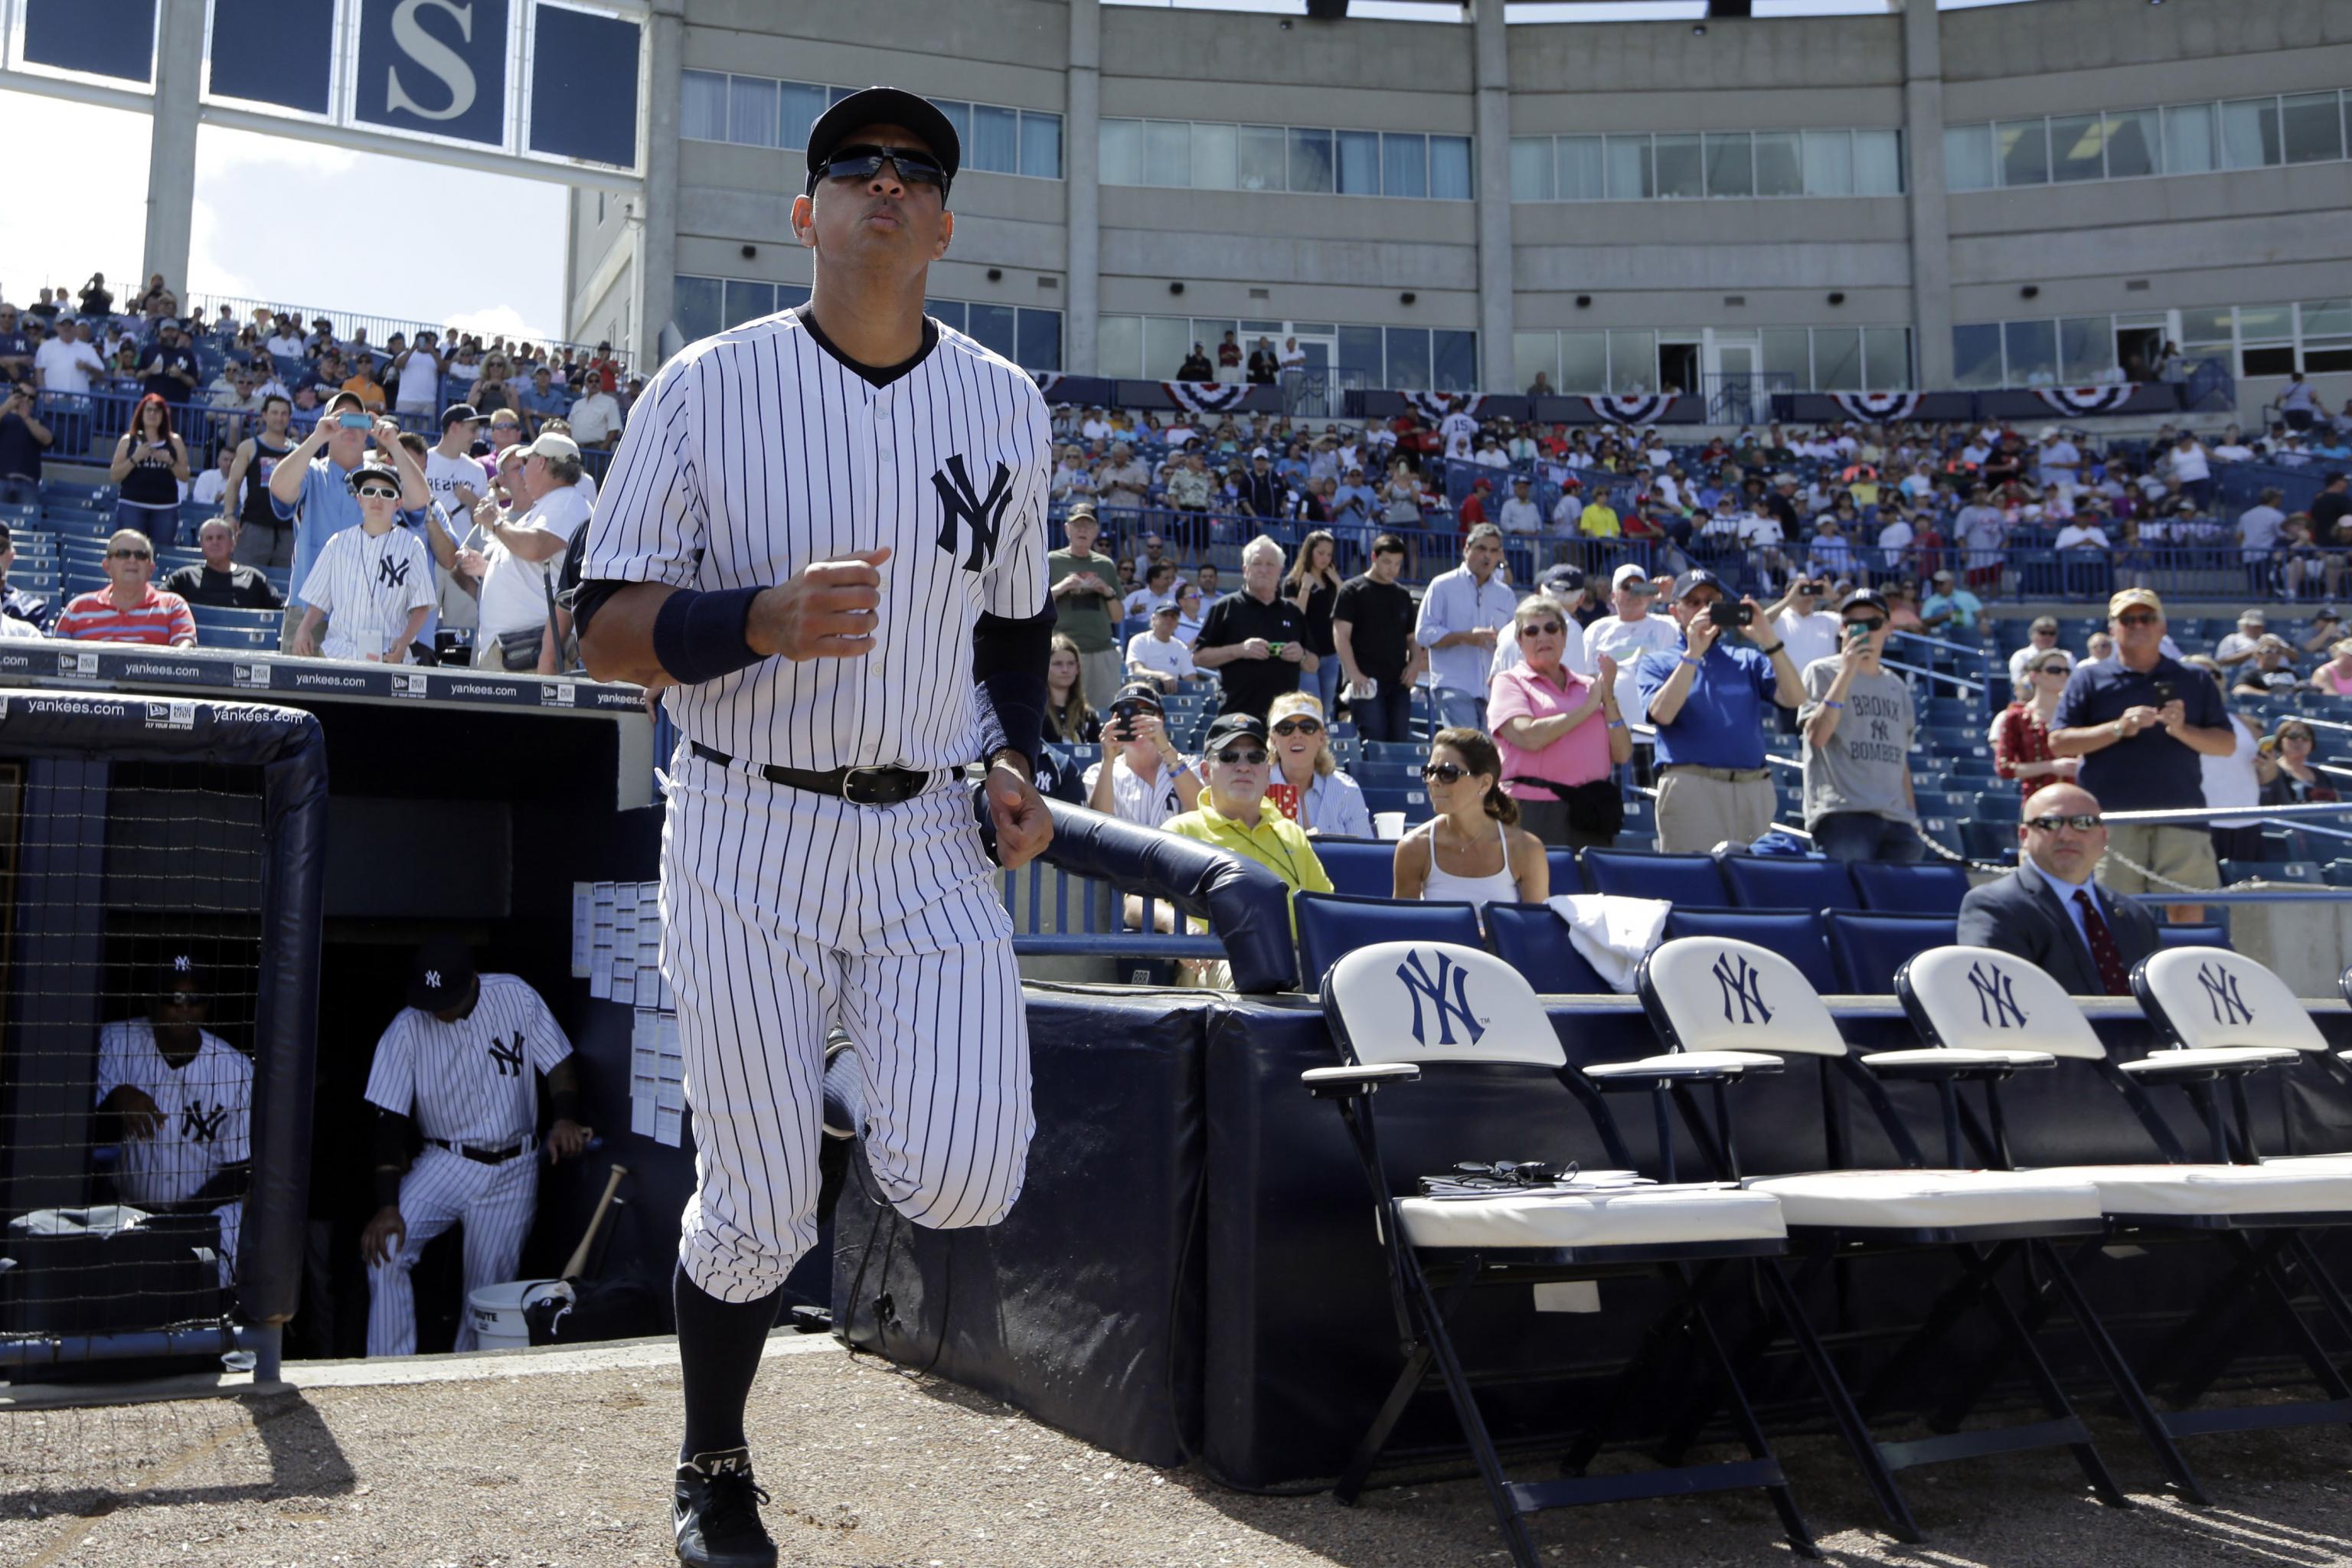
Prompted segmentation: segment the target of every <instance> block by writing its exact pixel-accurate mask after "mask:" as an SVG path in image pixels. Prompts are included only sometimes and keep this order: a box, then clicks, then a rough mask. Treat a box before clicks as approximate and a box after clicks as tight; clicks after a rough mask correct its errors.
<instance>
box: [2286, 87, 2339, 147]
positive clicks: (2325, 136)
mask: <svg viewBox="0 0 2352 1568" xmlns="http://www.w3.org/2000/svg"><path fill="white" fill-rule="evenodd" d="M2279 137H2280V142H2281V144H2282V145H2283V146H2284V149H2285V153H2286V161H2287V162H2288V163H2328V162H2331V161H2333V160H2336V159H2338V158H2341V157H2343V156H2344V120H2343V116H2342V114H2341V113H2340V112H2339V110H2338V109H2337V107H2336V94H2334V93H2332V92H2301V93H2296V94H2294V96H2293V97H2290V98H2284V99H2282V100H2279Z"/></svg>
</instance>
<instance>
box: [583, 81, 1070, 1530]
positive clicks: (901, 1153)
mask: <svg viewBox="0 0 2352 1568" xmlns="http://www.w3.org/2000/svg"><path fill="white" fill-rule="evenodd" d="M807 146H808V191H807V194H806V195H803V196H801V197H799V198H797V199H796V200H795V201H794V203H793V232H794V233H795V235H797V236H798V237H799V238H800V240H801V242H802V244H803V245H804V246H806V247H808V248H809V249H810V250H812V251H813V252H814V258H815V266H814V274H815V278H814V288H813V289H812V291H811V298H810V301H809V303H808V304H807V305H806V306H804V307H803V308H801V309H799V310H791V311H786V312H784V313H782V314H780V315H777V316H772V317H769V318H767V319H766V320H764V321H752V322H748V323H746V324H745V325H743V326H740V327H737V328H734V329H732V330H730V331H725V332H722V333H720V334H719V335H718V336H717V337H714V338H709V339H706V340H705V341H703V342H698V343H695V344H692V345H690V346H689V347H688V348H687V349H686V350H685V351H684V352H683V353H680V354H679V355H678V356H677V358H675V359H673V360H671V361H670V363H668V364H667V365H665V366H664V367H663V368H662V371H661V374H659V375H658V376H656V378H655V381H654V384H652V385H651V386H649V387H648V388H646V393H645V395H644V396H643V397H642V398H641V399H639V400H638V401H637V403H636V404H635V406H634V407H632V409H631V410H630V415H629V422H628V426H627V429H626V431H625V433H624V435H623V437H622V439H621V445H620V448H619V450H618V451H617V453H616V454H615V455H614V461H613V467H612V470H611V473H610V474H609V476H608V478H607V480H606V483H605V486H604V494H603V496H602V497H601V498H600V500H599V504H598V506H597V508H596V513H595V517H594V519H593V521H592V522H591V524H590V531H589V537H588V543H587V546H586V551H585V559H584V561H583V567H582V576H583V583H582V585H581V589H580V592H579V594H578V595H577V600H576V609H577V616H578V624H579V626H580V628H581V644H580V646H581V653H582V655H583V658H585V660H586V662H587V665H588V668H589V670H590V672H591V673H592V674H593V675H594V676H595V677H596V678H597V679H607V680H609V679H626V680H633V681H636V682H638V683H640V684H642V685H645V686H646V687H649V688H650V687H657V688H663V689H664V690H663V697H662V700H663V702H664V705H665V706H666V707H667V709H668V710H669V713H670V716H671V718H672V719H673V720H674V721H676V722H677V727H678V730H679V731H680V733H681V735H682V737H683V742H682V744H681V745H680V748H679V750H678V752H677V755H676V757H674V758H673V759H672V762H671V766H670V771H669V786H668V787H669V814H668V817H667V824H666V826H665V829H664V834H663V841H662V920H663V931H664V937H663V949H662V963H663V969H664V973H665V975H666V976H667V979H668V981H669V983H670V985H671V988H672V990H673V991H675V992H676V994H677V1012H678V1023H679V1037H680V1040H681V1044H682V1045H683V1047H684V1051H685V1056H686V1083H687V1095H688V1100H689V1101H690V1102H691V1103H692V1105H693V1107H694V1131H695V1144H696V1150H695V1166H696V1175H697V1187H696V1191H695V1194H694V1196H693V1197H692V1198H691V1199H690V1200H689V1201H688V1205H687V1209H686V1214H685V1217H684V1223H683V1226H682V1229H683V1234H682V1236H681V1238H680V1241H679V1246H678V1271H677V1278H676V1280H675V1282H674V1291H675V1295H676V1300H677V1324H678V1352H679V1358H680V1362H681V1363H682V1369H683V1372H684V1384H685V1399H686V1433H685V1437H684V1440H683V1442H682V1443H681V1444H680V1446H679V1459H680V1461H681V1462H680V1464H679V1466H678V1469H677V1477H676V1483H675V1501H674V1507H673V1514H672V1520H673V1524H674V1527H675V1530H676V1534H677V1553H678V1556H679V1558H680V1559H681V1560H682V1561H684V1562H687V1563H696V1564H709V1565H721V1568H766V1565H767V1564H770V1563H773V1562H774V1561H775V1546H774V1543H773V1542H772V1541H771V1540H770V1539H769V1536H768V1533H767V1531H766V1530H765V1529H764V1528H763V1527H762V1526H761V1523H760V1518H759V1510H758V1508H757V1506H756V1502H757V1500H759V1499H761V1498H763V1497H764V1495H765V1494H764V1493H762V1492H761V1490H760V1489H759V1488H758V1487H757V1486H756V1485H755V1484H754V1483H753V1482H752V1479H751V1456H750V1450H749V1447H748V1445H747V1442H746V1439H745V1436H744V1432H743V1407H744V1402H745V1399H746V1397H747V1396H748V1394H749V1393H750V1390H751V1378H752V1375H753V1373H755V1372H756V1371H757V1370H758V1366H759V1355H760V1344H761V1341H762V1340H764V1339H765V1337H766V1335H767V1332H768V1331H769V1329H770V1327H771V1326H772V1324H773V1322H774V1320H775V1314H776V1310H777V1306H778V1298H779V1296H780V1293H781V1288H782V1281H783V1279H784V1276H785V1275H786V1273H787V1272H788V1271H789V1270H790V1269H791V1268H792V1266H793V1262H794V1261H795V1260H797V1259H798V1258H800V1256H801V1255H802V1254H803V1252H805V1251H806V1250H807V1249H808V1248H809V1247H811V1246H812V1245H813V1244H814V1241H815V1239H816V1223H815V1214H814V1210H815V1204H816V1196H817V1188H818V1175H817V1161H816V1144H817V1139H818V1136H819V1129H820V1125H821V1117H822V1109H823V1107H822V1099H821V1095H820V1089H819V1085H820V1080H821V1078H822V1074H823V1053H824V1036H825V1028H826V1025H827V1024H828V1022H830V1021H831V1020H832V1019H833V1018H834V1017H835V1016H838V1017H839V1019H840V1021H841V1022H842V1023H843V1024H844V1025H845V1026H846V1027H847V1028H848V1030H849V1031H850V1033H851V1035H852V1037H855V1038H856V1041H857V1043H858V1052H857V1058H858V1063H859V1067H860V1069H861V1071H862V1075H863V1078H864V1089H865V1100H866V1121H865V1126H864V1128H863V1129H862V1131H863V1134H864V1144H865V1152H866V1161H867V1164H868V1166H869V1167H870V1168H871V1170H872V1172H873V1175H874V1179H875V1182H876V1184H877V1185H878V1186H879V1187H880V1189H881V1190H882V1191H883V1193H884V1194H887V1197H888V1198H889V1200H890V1202H891V1203H892V1204H893V1205H896V1206H897V1208H898V1211H899V1212H900V1213H901V1214H903V1215H906V1216H907V1217H908V1219H910V1220H912V1221H914V1222H915V1223H917V1224H919V1225H926V1226H939V1227H949V1226H984V1225H992V1224H994V1223H995V1222H996V1221H997V1220H999V1219H1001V1218H1003V1216H1004V1215H1005V1214H1006V1213H1007V1212H1009V1211H1010V1209H1011V1208H1012V1206H1013V1200H1014V1199H1015V1198H1016V1197H1017V1196H1019V1194H1020V1191H1021V1178H1022V1173H1023V1170H1024V1163H1025V1160H1026V1155H1027V1150H1028V1143H1029V1135H1030V1131H1031V1129H1032V1126H1033V1121H1032V1119H1031V1115H1030V1109H1029V1049H1028V1031H1027V1023H1026V1018H1025V1016H1024V1012H1023V1007H1022V998H1021V980H1020V975H1019V973H1018V972H1017V971H1016V970H1015V968H1014V966H1013V949H1012V942H1011V931H1012V924H1011V921H1010V919H1009V918H1008V917H1007V916H1006V914H1005V912H1004V910H1003V905H1002V904H1000V903H999V902H998V901H997V899H996V895H995V889H994V886H993V880H992V875H991V869H990V866H989V858H988V854H987V851H986V849H985V847H984V846H983V844H982V837H981V834H980V833H979V832H977V831H975V826H974V823H973V808H972V805H971V800H970V797H969V796H968V795H967V794H966V792H965V790H964V789H963V788H962V787H961V785H960V784H959V782H958V781H959V774H960V772H961V769H962V767H963V766H964V764H966V763H970V762H972V761H975V760H984V761H985V762H986V763H987V764H988V768H987V782H986V784H985V785H984V791H983V798H984V802H985V811H986V816H987V819H988V822H989V824H990V825H991V826H992V827H993V829H994V833H995V850H996V855H997V858H998V859H999V860H1000V861H1001V862H1002V863H1003V865H1005V866H1008V867H1015V866H1019V865H1022V864H1024V863H1025V862H1026V861H1027V860H1029V859H1030V858H1032V857H1034V855H1036V854H1037V853H1038V851H1039V850H1041V849H1043V848H1044V847H1045V843H1046V841H1047V839H1048V838H1049V837H1051V834H1052V819H1051V818H1050V817H1049V816H1047V815H1046V813H1045V805H1044V802H1043V801H1041V800H1040V799H1039V798H1038V795H1037V793H1036V791H1035V789H1034V787H1033V785H1032V784H1031V779H1032V777H1033V773H1034V755H1035V750H1036V747H1037V744H1038V741H1039V737H1040V735H1041V732H1042V728H1043V714H1044V708H1045V658H1046V651H1047V645H1048V643H1049V641H1050V638H1051V634H1052V626H1053V610H1052V607H1051V601H1050V599H1049V598H1048V596H1047V594H1046V589H1045V575H1046V554H1047V552H1048V550H1049V542H1048V541H1047V539H1046V537H1045V498H1046V492H1047V477H1046V469H1047V465H1048V462H1049V460H1050V456H1051V452H1052V440H1051V437H1050V435H1049V432H1048V426H1047V419H1046V414H1045V400H1044V399H1043V398H1042V397H1041V396H1040V395H1038V392H1037V389H1036V386H1035V384H1034V383H1033V382H1032V381H1031V380H1030V379H1029V378H1028V376H1027V375H1026V374H1024V373H1023V372H1022V371H1021V370H1020V369H1019V368H1018V367H1016V366H1014V365H1013V364H1011V363H1007V362H1005V361H1004V360H1002V359H999V358H998V357H996V356H995V355H993V354H992V353H989V352H988V351H987V350H985V349H983V348H982V347H981V346H980V345H979V344H978V343H976V342H973V341H972V340H971V339H970V338H967V337H965V336H964V335H963V334H961V333H960V332H956V331H950V330H949V329H947V328H944V327H941V326H940V324H939V323H938V322H936V321H930V320H929V319H928V318H926V317H925V316H924V314H923V310H922V303H923V297H924V283H925V279H926V276H927V271H928V268H929V264H930V262H931V261H932V260H933V259H935V258H938V257H939V256H940V255H942V254H944V253H945V251H946V249H947V246H948V241H949V238H950V235H951V234H952V232H953V227H954V225H953V220H952V218H951V217H950V216H949V214H948V211H947V196H948V187H949V185H950V183H951V182H952V180H953V178H954V175H955V172H956V167H957V162H958V158H959V148H958V145H957V140H956V133H955V131H954V128H953V127H952V126H951V125H950V123H949V121H948V119H947V117H946V116H945V115H944V114H942V113H941V112H940V110H938V109H937V108H935V107H933V106H932V105H931V104H929V103H927V102H925V101H924V100H921V99H919V98H917V97H915V96H914V95H913V94H910V93H906V92H900V91H898V90H896V89H887V88H876V89H869V90H867V91H865V92H859V93H855V94H852V95H850V96H849V97H847V98H845V99H844V100H842V101H841V102H839V103H837V104H835V105H834V106H833V107H831V108H830V109H828V110H826V111H825V112H824V114H823V115H821V116H820V117H819V118H818V120H817V121H816V123H815V124H814V126H813V127H811V129H810V132H809V135H808V140H807ZM886 564H887V566H888V567H889V579H888V581H887V583H886V581H885V577H884V572H883V568H884V567H885V565H886Z"/></svg>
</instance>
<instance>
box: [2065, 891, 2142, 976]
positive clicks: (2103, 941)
mask: <svg viewBox="0 0 2352 1568" xmlns="http://www.w3.org/2000/svg"><path fill="white" fill-rule="evenodd" d="M2074 901H2075V902H2076V903H2078V904H2080V905H2082V906H2083V934H2084V936H2085V937H2087V938H2088V939H2089V940H2090V943H2091V962H2092V963H2095V964H2097V965H2098V966H2099V984H2100V985H2101V986H2103V987H2104V988H2105V991H2106V993H2107V994H2108V995H2110V996H2128V995H2130V994H2131V974H2130V973H2129V972H2128V971H2127V970H2126V969H2125V967H2124V954H2123V949H2121V948H2119V947H2117V946H2116V933H2115V932H2114V931H2110V930H2109V929H2107V921H2106V917H2105V916H2104V915H2102V914H2100V913H2099V902H2098V900H2096V899H2094V898H2093V897H2091V894H2090V889H2087V888H2077V889H2074Z"/></svg>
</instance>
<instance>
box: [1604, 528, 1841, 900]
mask: <svg viewBox="0 0 2352 1568" xmlns="http://www.w3.org/2000/svg"><path fill="white" fill-rule="evenodd" d="M1730 603H1731V599H1730V595H1728V594H1727V592H1726V591H1725V589H1724V586H1723V580H1722V579H1721V578H1719V577H1717V575H1716V574H1714V573H1712V572H1708V571H1705V570H1695V571H1690V572H1685V573H1684V574H1682V575H1681V576H1679V577H1677V578H1675V599H1674V605H1673V606H1672V613H1673V616H1674V617H1675V623H1676V624H1677V625H1678V626H1681V627H1682V629H1683V640H1682V646H1681V647H1677V648H1669V649H1665V650H1664V651H1659V652H1652V653H1645V654H1643V656H1642V661H1641V663H1640V665H1639V666H1638V667H1636V668H1635V671H1634V679H1636V680H1637V681H1638V682H1639V683H1640V685H1641V689H1642V699H1643V705H1644V706H1645V707H1646V709H1647V710H1648V712H1649V716H1650V722H1651V723H1652V724H1654V725H1655V726H1656V727H1657V731H1658V742H1657V744H1658V847H1659V848H1660V849H1662V850H1666V851H1684V852H1688V853H1696V854H1702V855H1703V854H1705V853H1706V852H1707V851H1709V850H1711V849H1713V848H1714V847H1716V846H1717V844H1720V843H1723V842H1724V841H1725V840H1729V841H1731V842H1733V843H1736V844H1746V843H1748V842H1750V841H1751V840H1754V839H1757V838H1760V837H1763V836H1764V832H1765V830H1766V829H1767V828H1769V827H1770V826H1772V812H1773V807H1774V805H1776V804H1777V803H1776V798H1775V796H1774V795H1773V793H1772V775H1771V769H1770V768H1769V767H1768V766H1767V765H1766V763H1765V761H1764V735H1765V731H1766V730H1767V729H1768V728H1777V727H1778V723H1779V721H1777V720H1774V721H1772V722H1771V723H1770V724H1769V725H1768V724H1767V721H1766V720H1767V709H1768V708H1769V707H1770V706H1772V705H1774V704H1777V705H1779V706H1780V707H1782V708H1794V707H1796V706H1797V705H1798V704H1799V703H1800V702H1801V701H1802V700H1804V695H1805V687H1804V678H1803V677H1802V676H1801V675H1800V674H1799V673H1798V670H1797V666H1796V661H1795V660H1793V659H1791V658H1790V657H1789V650H1788V647H1786V645H1784V644H1783V643H1782V642H1781V641H1780V634H1779V633H1778V632H1776V631H1775V630H1773V628H1772V624H1771V623H1770V622H1769V621H1768V620H1766V619H1765V618H1764V615H1763V612H1762V611H1761V610H1759V608H1758V607H1757V605H1756V601H1755V600H1753V599H1742V600H1740V601H1739V602H1738V603H1739V605H1740V606H1741V607H1744V608H1745V609H1746V610H1747V612H1748V616H1747V619H1746V621H1745V622H1744V623H1743V624H1739V625H1737V626H1718V625H1717V624H1716V621H1717V618H1716V616H1715V614H1714V606H1716V605H1729V604H1730ZM1751 645H1753V646H1751Z"/></svg>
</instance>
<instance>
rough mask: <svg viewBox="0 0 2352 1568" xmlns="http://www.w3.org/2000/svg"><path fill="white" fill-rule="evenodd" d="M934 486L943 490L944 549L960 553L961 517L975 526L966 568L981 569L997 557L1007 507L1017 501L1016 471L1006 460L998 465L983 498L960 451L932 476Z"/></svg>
mask: <svg viewBox="0 0 2352 1568" xmlns="http://www.w3.org/2000/svg"><path fill="white" fill-rule="evenodd" d="M931 488H932V489H935V490H937V491H939V492H940V506H941V507H942V508H943V509H944V514H943V515H942V516H941V517H940V549H941V550H944V551H946V552H948V553H949V554H950V555H953V554H954V553H955V552H956V524H957V522H958V521H959V520H961V521H962V522H964V523H966V524H968V525H970V527H971V550H970V551H969V552H967V553H966V554H965V556H964V558H963V569H964V570H965V571H967V572H978V571H981V570H982V569H983V568H985V567H986V566H987V565H988V563H990V562H991V561H992V560H994V559H995V558H996V537H997V534H998V532H999V531H1001V530H1002V529H1003V526H1004V509H1005V508H1006V507H1008V506H1010V505H1012V504H1013V470H1012V469H1011V468H1006V467H1005V466H1004V465H1003V463H999V464H997V465H996V476H995V478H994V479H992V480H991V481H990V483H989V487H988V495H987V498H986V499H985V500H983V499H982V497H981V495H980V492H979V491H977V490H975V489H972V486H971V474H969V473H967V472H966V471H965V469H964V466H963V454H962V453H961V452H958V453H957V454H955V456H953V457H951V458H949V459H948V461H947V467H945V468H941V469H940V470H939V472H937V473H935V474H933V475H932V476H931Z"/></svg>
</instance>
